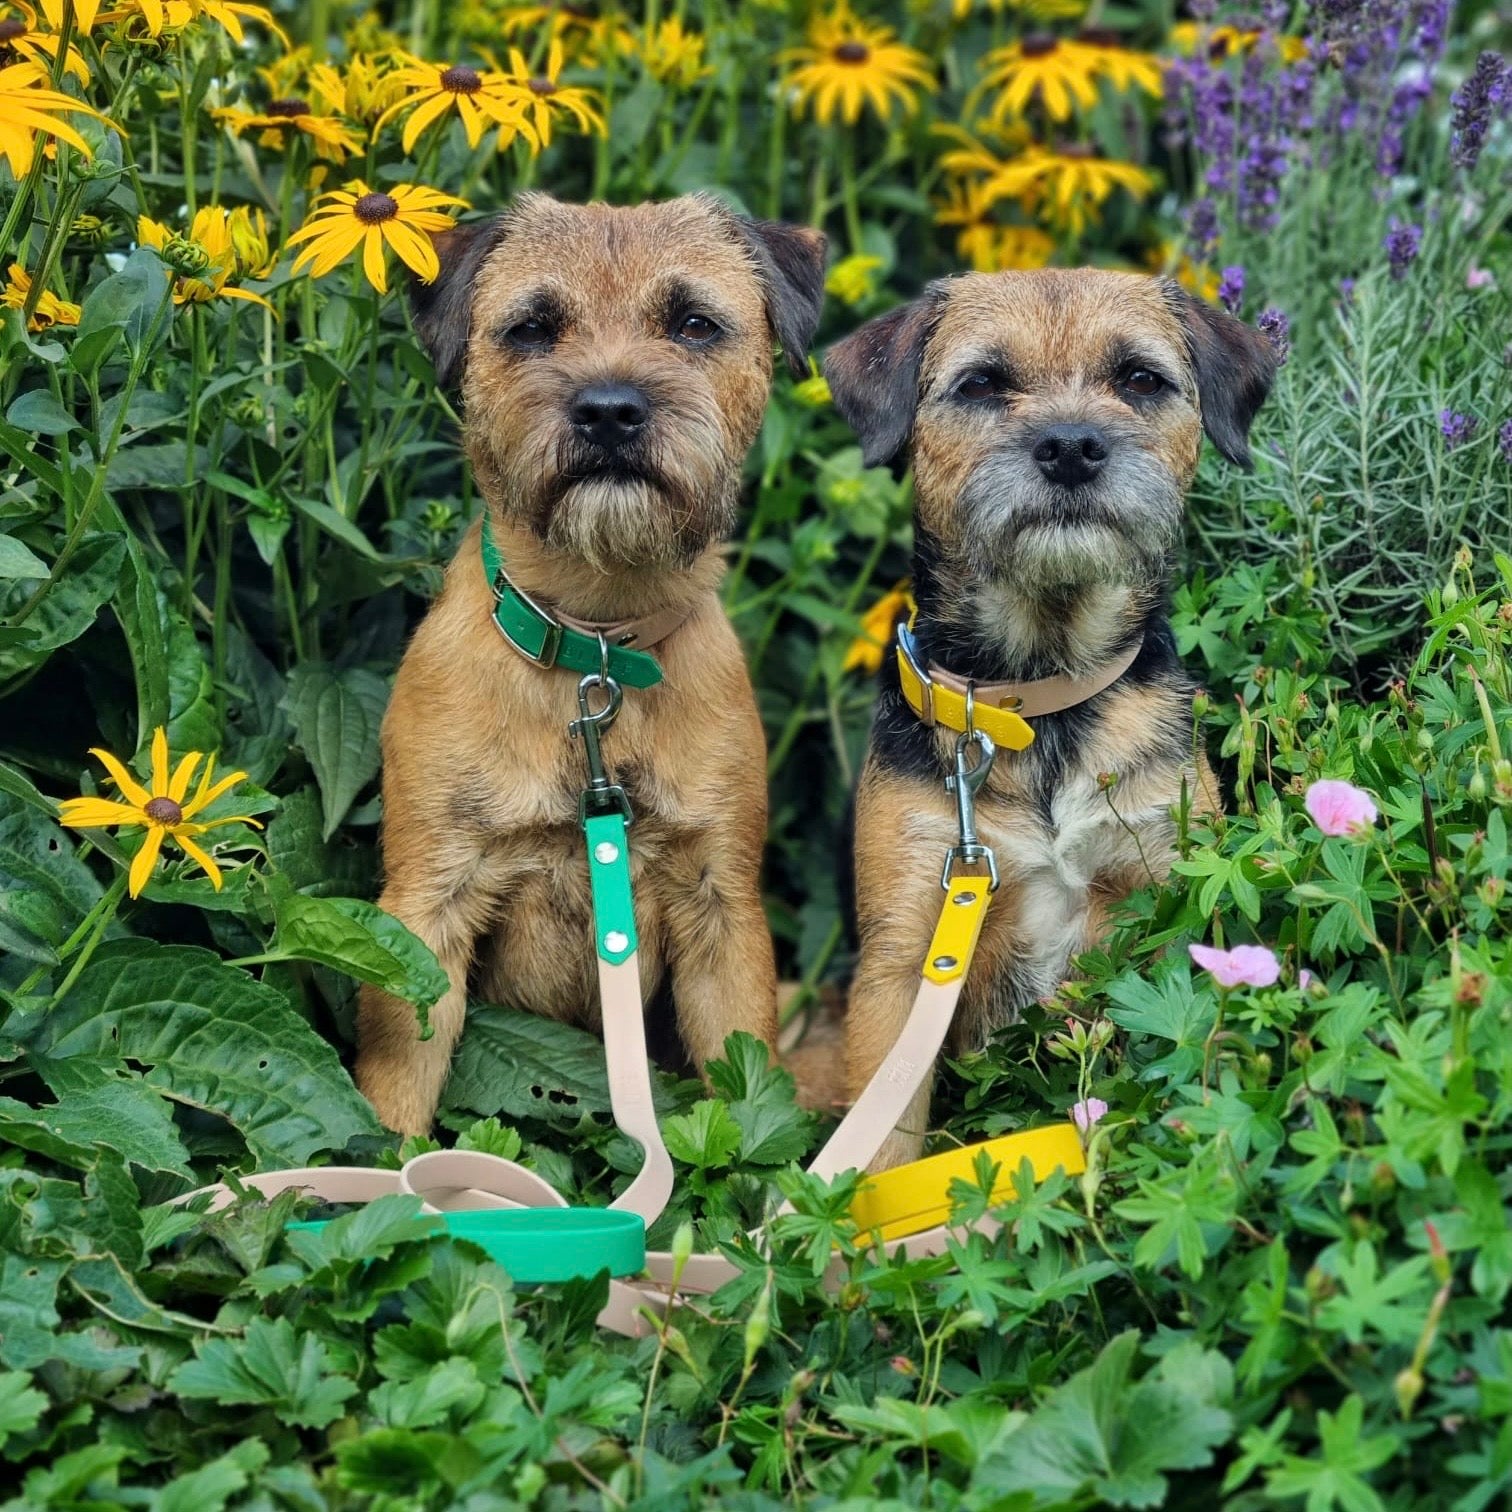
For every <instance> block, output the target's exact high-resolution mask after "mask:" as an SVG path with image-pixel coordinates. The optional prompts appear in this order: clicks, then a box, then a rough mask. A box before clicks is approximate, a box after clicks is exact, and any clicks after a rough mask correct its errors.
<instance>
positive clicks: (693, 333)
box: [675, 315, 719, 346]
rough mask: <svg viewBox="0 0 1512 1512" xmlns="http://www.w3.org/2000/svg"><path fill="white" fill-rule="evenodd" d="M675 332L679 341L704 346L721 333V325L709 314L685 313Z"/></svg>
mask: <svg viewBox="0 0 1512 1512" xmlns="http://www.w3.org/2000/svg"><path fill="white" fill-rule="evenodd" d="M675 334H676V337H677V339H678V340H679V341H687V342H691V343H692V344H693V345H694V346H702V345H703V344H704V343H705V342H706V341H713V339H714V338H715V337H716V336H717V335H719V327H718V326H717V325H715V323H714V322H713V321H712V320H710V319H709V317H708V316H707V315H684V316H683V318H682V319H681V320H680V321H679V322H678V323H677V330H676V332H675Z"/></svg>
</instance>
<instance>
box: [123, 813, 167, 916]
mask: <svg viewBox="0 0 1512 1512" xmlns="http://www.w3.org/2000/svg"><path fill="white" fill-rule="evenodd" d="M165 833H166V832H165V831H164V830H163V829H161V828H160V827H159V826H158V825H156V824H154V825H152V826H151V827H150V828H149V829H148V831H147V836H146V838H145V839H144V840H143V841H142V848H141V850H139V851H138V852H137V853H136V855H135V856H134V857H133V858H132V862H131V874H130V876H128V877H127V879H126V890H127V891H128V892H129V893H130V894H131V896H132V897H133V898H139V897H141V895H142V889H143V888H144V887H146V885H147V879H148V878H149V877H150V876H151V875H152V868H153V867H154V866H156V865H157V858H158V852H159V851H160V850H161V849H162V848H163V835H164V834H165Z"/></svg>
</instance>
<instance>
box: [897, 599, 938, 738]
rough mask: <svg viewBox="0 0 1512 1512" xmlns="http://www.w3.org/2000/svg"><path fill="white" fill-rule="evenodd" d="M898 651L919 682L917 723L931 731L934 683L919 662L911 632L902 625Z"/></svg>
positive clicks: (933, 723)
mask: <svg viewBox="0 0 1512 1512" xmlns="http://www.w3.org/2000/svg"><path fill="white" fill-rule="evenodd" d="M898 650H899V652H900V653H901V654H902V656H903V659H904V660H905V661H906V662H907V663H908V670H909V671H910V672H912V673H913V675H914V676H915V677H916V678H918V680H919V700H920V706H919V708H918V710H917V711H916V712H917V713H918V716H919V722H920V724H923V725H925V726H927V727H928V728H929V729H931V730H932V729H933V728H934V727H935V706H934V682H933V680H932V679H931V678H930V675H929V673H928V672H926V671H925V670H924V663H923V662H921V661H920V660H919V647H918V643H917V642H916V641H915V640H914V637H913V631H912V630H911V629H909V627H908V626H907V625H904V624H900V625H899V626H898Z"/></svg>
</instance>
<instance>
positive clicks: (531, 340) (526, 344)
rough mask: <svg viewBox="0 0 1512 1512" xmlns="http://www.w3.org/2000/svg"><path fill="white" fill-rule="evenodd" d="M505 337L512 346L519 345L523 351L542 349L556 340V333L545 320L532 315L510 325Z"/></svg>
mask: <svg viewBox="0 0 1512 1512" xmlns="http://www.w3.org/2000/svg"><path fill="white" fill-rule="evenodd" d="M504 339H505V341H507V342H508V343H509V344H510V346H512V347H519V348H520V349H521V350H522V351H527V352H531V351H541V350H542V349H544V348H545V347H549V346H550V345H551V344H552V342H553V341H555V340H556V333H555V332H554V331H553V330H552V329H551V327H550V326H549V325H547V323H546V322H545V321H544V320H537V319H535V318H534V317H532V318H531V319H529V320H522V321H520V322H519V323H518V324H516V325H512V326H510V328H509V329H508V330H507V331H505V333H504Z"/></svg>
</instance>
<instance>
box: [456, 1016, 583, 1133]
mask: <svg viewBox="0 0 1512 1512" xmlns="http://www.w3.org/2000/svg"><path fill="white" fill-rule="evenodd" d="M445 1102H446V1106H447V1107H448V1108H466V1109H468V1110H469V1111H471V1112H473V1113H476V1114H479V1115H481V1116H483V1117H487V1116H489V1115H490V1114H501V1115H503V1116H505V1117H511V1118H526V1117H535V1118H547V1119H554V1120H557V1121H559V1122H560V1121H563V1120H569V1121H571V1122H573V1123H576V1122H577V1120H578V1119H579V1117H581V1115H582V1114H584V1113H607V1112H608V1111H609V1073H608V1071H607V1069H606V1068H605V1065H604V1046H603V1044H602V1042H601V1041H600V1040H598V1039H596V1038H595V1037H594V1036H593V1035H591V1034H589V1033H587V1032H586V1031H585V1030H582V1029H575V1028H573V1027H572V1026H571V1025H570V1024H559V1023H556V1022H554V1021H553V1020H551V1019H543V1018H541V1017H539V1016H538V1015H537V1014H534V1013H521V1012H519V1011H518V1010H516V1009H513V1008H499V1007H481V1008H473V1009H471V1010H470V1011H469V1012H468V1015H467V1027H466V1029H465V1030H464V1031H463V1035H462V1044H461V1046H460V1048H459V1049H458V1051H457V1057H456V1059H455V1060H454V1061H453V1062H452V1072H451V1079H450V1080H449V1081H448V1082H447V1084H446V1093H445Z"/></svg>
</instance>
